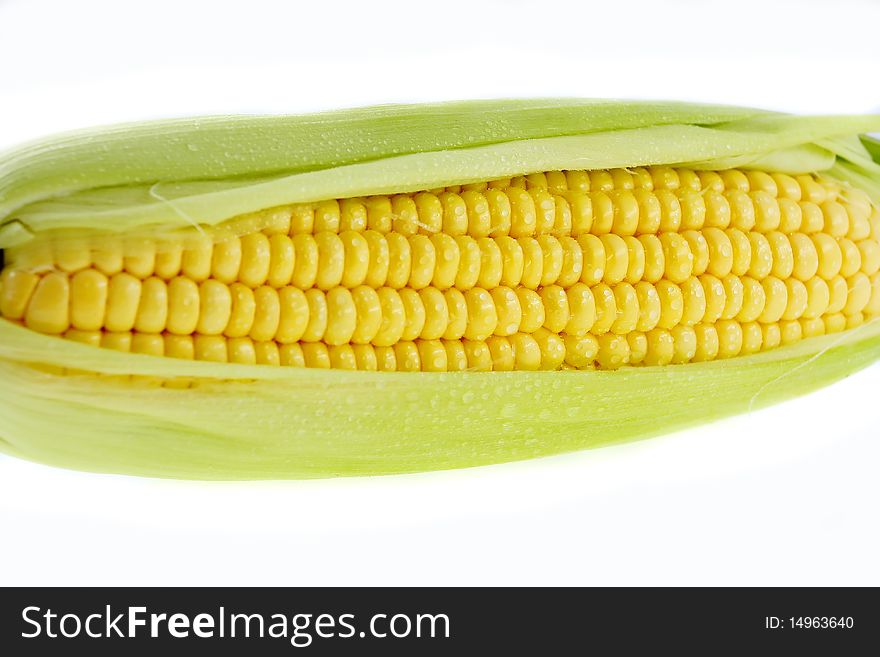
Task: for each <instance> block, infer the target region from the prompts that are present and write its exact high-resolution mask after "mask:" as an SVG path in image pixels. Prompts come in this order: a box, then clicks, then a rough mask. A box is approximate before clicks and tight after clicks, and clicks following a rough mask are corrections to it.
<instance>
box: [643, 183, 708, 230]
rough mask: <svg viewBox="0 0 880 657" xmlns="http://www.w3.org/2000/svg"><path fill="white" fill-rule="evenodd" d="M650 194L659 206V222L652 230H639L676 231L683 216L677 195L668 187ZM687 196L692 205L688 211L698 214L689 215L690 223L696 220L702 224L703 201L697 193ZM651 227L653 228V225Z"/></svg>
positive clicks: (703, 215) (703, 213)
mask: <svg viewBox="0 0 880 657" xmlns="http://www.w3.org/2000/svg"><path fill="white" fill-rule="evenodd" d="M652 196H653V197H654V198H655V199H656V200H657V203H658V204H659V206H660V223H659V224H658V225H657V227H656V228H655V229H653V230H650V231H649V230H645V231H640V232H645V233H648V232H651V233H657V232H664V233H676V232H678V231H679V229H680V228H681V227H682V221H683V218H684V210H683V208H682V204H681V202H680V201H679V200H678V197H677V196H676V195H675V193H674V192H671V191H669V190H668V189H660V190H657V192H656V193H654V194H652ZM687 198H688V199H690V200H689V201H688V202H690V203H691V204H692V207H689V208H688V211H689V212H691V214H692V215H693V214H694V213H696V214H697V215H699V216H698V217H694V216H691V218H690V223H694V222H698V223H699V224H700V226H702V225H703V221H705V215H706V204H705V203H703V198H702V197H701V196H700V195H699V194H692V195H688V196H687ZM648 220H649V219H646V222H647V221H648ZM651 227H652V228H653V226H651Z"/></svg>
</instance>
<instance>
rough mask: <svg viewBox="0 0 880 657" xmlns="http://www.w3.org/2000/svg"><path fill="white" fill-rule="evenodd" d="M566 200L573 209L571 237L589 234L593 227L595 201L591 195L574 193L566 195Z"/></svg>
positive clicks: (580, 192) (579, 192)
mask: <svg viewBox="0 0 880 657" xmlns="http://www.w3.org/2000/svg"><path fill="white" fill-rule="evenodd" d="M606 198H607V197H606ZM565 200H566V201H568V206H569V208H571V236H572V237H578V236H579V235H585V234H587V233H589V232H590V229H591V228H592V227H593V200H592V198H591V197H590V195H589V194H587V193H586V192H582V191H572V192H568V193H567V194H566V195H565ZM603 207H604V206H603Z"/></svg>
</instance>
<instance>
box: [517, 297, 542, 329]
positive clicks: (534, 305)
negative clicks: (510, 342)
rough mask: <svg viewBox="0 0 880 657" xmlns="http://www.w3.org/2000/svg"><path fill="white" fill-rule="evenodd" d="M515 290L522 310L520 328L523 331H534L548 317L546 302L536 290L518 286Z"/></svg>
mask: <svg viewBox="0 0 880 657" xmlns="http://www.w3.org/2000/svg"><path fill="white" fill-rule="evenodd" d="M515 292H516V296H517V297H518V298H519V305H520V309H521V310H522V319H521V320H520V327H519V329H520V331H522V332H523V333H533V332H534V331H536V330H538V329H539V328H540V327H541V326H543V325H544V321H545V319H546V315H545V311H544V302H543V301H542V299H541V297H540V296H539V295H538V293H537V292H535V291H534V290H530V289H528V288H522V287H520V288H516V290H515Z"/></svg>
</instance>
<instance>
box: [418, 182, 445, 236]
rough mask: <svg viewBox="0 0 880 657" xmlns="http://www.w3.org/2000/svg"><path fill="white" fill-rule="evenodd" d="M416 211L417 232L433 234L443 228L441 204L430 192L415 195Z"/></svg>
mask: <svg viewBox="0 0 880 657" xmlns="http://www.w3.org/2000/svg"><path fill="white" fill-rule="evenodd" d="M414 200H415V203H416V212H418V215H419V224H418V226H419V231H418V232H419V233H420V234H422V235H433V234H434V233H439V232H440V231H441V230H443V204H442V203H441V202H440V199H438V198H437V197H436V196H435V195H434V194H431V193H430V192H419V193H418V194H416V195H415V198H414Z"/></svg>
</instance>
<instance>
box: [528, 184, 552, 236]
mask: <svg viewBox="0 0 880 657" xmlns="http://www.w3.org/2000/svg"><path fill="white" fill-rule="evenodd" d="M528 194H529V196H531V197H532V201H533V202H534V206H535V219H536V223H535V234H537V235H543V234H545V233H550V232H552V231H553V230H554V228H555V226H556V201H555V200H554V199H553V197H552V196H550V194H549V193H547V191H546V189H540V188H535V189H531V190H529V192H528Z"/></svg>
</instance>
